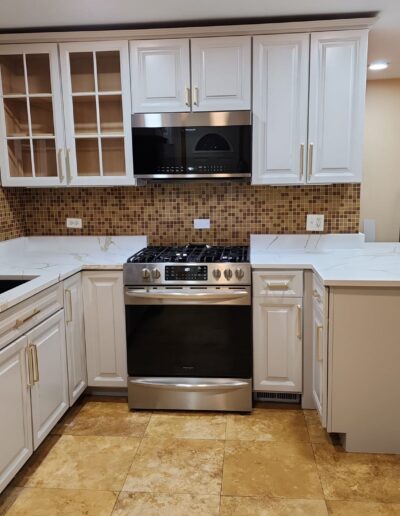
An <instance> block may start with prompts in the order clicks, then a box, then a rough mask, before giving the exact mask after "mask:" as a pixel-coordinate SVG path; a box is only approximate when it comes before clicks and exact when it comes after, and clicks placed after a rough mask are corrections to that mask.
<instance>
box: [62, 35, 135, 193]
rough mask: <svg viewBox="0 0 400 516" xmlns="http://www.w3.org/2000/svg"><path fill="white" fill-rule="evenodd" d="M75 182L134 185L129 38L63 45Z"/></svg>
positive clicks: (70, 174) (69, 161) (70, 175)
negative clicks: (126, 39)
mask: <svg viewBox="0 0 400 516" xmlns="http://www.w3.org/2000/svg"><path fill="white" fill-rule="evenodd" d="M60 59H61V77H62V88H63V95H64V113H65V138H66V169H67V170H66V175H67V182H68V184H71V185H128V184H131V185H132V184H134V179H133V163H132V142H131V123H130V113H131V109H130V107H131V105H130V75H129V53H128V42H127V41H103V42H90V43H83V42H81V43H63V44H60Z"/></svg>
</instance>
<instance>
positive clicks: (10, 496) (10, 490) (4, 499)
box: [0, 486, 22, 516]
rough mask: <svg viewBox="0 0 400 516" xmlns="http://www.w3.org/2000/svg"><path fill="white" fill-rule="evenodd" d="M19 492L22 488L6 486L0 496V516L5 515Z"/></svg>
mask: <svg viewBox="0 0 400 516" xmlns="http://www.w3.org/2000/svg"><path fill="white" fill-rule="evenodd" d="M21 491H22V487H11V486H8V487H7V488H6V489H5V490H4V491H3V492H2V493H1V494H0V516H4V514H6V512H7V509H9V508H10V507H11V505H12V504H13V503H14V502H15V500H16V499H17V498H18V495H19V494H20V492H21Z"/></svg>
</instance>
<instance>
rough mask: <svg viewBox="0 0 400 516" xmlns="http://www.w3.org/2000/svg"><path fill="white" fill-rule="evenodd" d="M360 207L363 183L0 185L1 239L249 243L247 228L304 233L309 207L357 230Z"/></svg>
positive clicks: (329, 222) (333, 227) (332, 227)
mask: <svg viewBox="0 0 400 516" xmlns="http://www.w3.org/2000/svg"><path fill="white" fill-rule="evenodd" d="M359 211H360V186H359V185H351V184H350V185H344V184H342V185H329V186H305V187H297V186H287V187H276V186H250V185H244V184H232V183H231V184H228V183H219V184H206V183H202V184H193V183H192V184H181V185H177V184H165V185H147V186H143V187H139V188H134V187H124V188H122V187H121V188H68V189H66V188H63V189H55V188H51V189H48V188H46V189H17V188H14V189H1V188H0V222H1V227H0V239H1V240H4V239H8V238H15V237H18V236H23V235H135V234H136V235H142V234H145V235H148V237H149V241H150V243H151V244H173V243H176V244H184V243H187V242H200V243H202V242H207V243H211V244H248V241H249V234H250V233H304V232H305V219H306V214H307V213H323V214H324V215H325V232H327V233H347V232H350V233H355V232H357V231H358V228H359ZM67 217H80V218H82V219H83V229H82V230H71V229H67V228H66V227H65V219H66V218H67ZM194 218H209V219H211V229H210V230H195V229H193V219H194Z"/></svg>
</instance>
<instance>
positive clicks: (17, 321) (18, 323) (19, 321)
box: [15, 308, 40, 329]
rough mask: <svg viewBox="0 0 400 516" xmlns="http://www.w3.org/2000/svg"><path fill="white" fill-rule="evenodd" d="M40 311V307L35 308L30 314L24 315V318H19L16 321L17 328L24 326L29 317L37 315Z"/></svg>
mask: <svg viewBox="0 0 400 516" xmlns="http://www.w3.org/2000/svg"><path fill="white" fill-rule="evenodd" d="M39 312H40V310H39V308H35V309H34V310H33V312H32V313H31V314H30V315H28V316H26V317H24V319H17V320H16V321H15V328H16V329H18V328H19V327H20V326H22V325H23V324H25V323H26V322H27V321H29V319H32V317H35V315H37V314H38V313H39Z"/></svg>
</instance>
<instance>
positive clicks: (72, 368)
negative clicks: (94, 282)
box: [64, 273, 87, 406]
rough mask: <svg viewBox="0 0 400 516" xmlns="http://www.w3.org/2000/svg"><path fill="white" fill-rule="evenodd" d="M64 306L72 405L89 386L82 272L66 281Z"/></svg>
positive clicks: (70, 400)
mask: <svg viewBox="0 0 400 516" xmlns="http://www.w3.org/2000/svg"><path fill="white" fill-rule="evenodd" d="M64 306H65V336H66V346H67V361H68V390H69V404H70V406H72V405H73V404H74V403H75V402H76V400H77V399H78V398H79V396H80V395H81V394H82V393H83V391H84V390H85V388H86V386H87V371H86V345H85V332H84V321H83V297H82V281H81V273H79V274H75V275H74V276H71V277H70V278H68V279H66V280H65V281H64Z"/></svg>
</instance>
